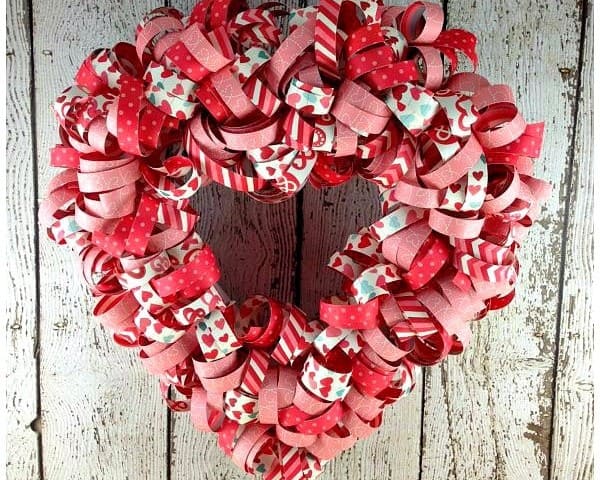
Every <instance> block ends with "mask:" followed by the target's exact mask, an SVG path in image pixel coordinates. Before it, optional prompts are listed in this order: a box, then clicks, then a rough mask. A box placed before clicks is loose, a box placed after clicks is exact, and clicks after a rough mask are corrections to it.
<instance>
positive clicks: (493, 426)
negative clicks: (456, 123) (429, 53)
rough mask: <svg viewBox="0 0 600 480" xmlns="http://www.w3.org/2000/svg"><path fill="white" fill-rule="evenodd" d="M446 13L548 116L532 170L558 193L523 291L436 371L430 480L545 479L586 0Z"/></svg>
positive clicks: (528, 258)
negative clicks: (471, 34)
mask: <svg viewBox="0 0 600 480" xmlns="http://www.w3.org/2000/svg"><path fill="white" fill-rule="evenodd" d="M448 13H449V18H448V20H449V21H448V27H449V28H452V27H460V28H465V29H467V30H471V31H473V32H475V34H476V35H477V36H478V38H479V40H480V42H479V49H478V51H479V52H480V59H481V62H480V68H479V70H480V72H481V73H482V74H483V75H485V76H487V77H488V78H490V80H491V81H492V82H493V83H494V82H495V83H507V84H508V85H511V86H512V87H513V89H514V91H515V93H516V97H517V102H518V104H519V105H520V108H521V110H522V112H523V114H524V117H525V118H526V119H528V120H530V121H534V120H539V119H544V120H545V121H546V135H545V144H544V150H543V153H542V158H541V159H540V160H539V161H538V162H537V164H536V175H537V176H539V177H541V178H544V179H546V180H549V181H550V182H551V183H552V184H553V185H554V191H553V195H552V198H551V199H550V200H549V202H548V203H547V204H546V207H545V211H544V213H543V215H542V218H541V219H540V221H539V222H538V223H537V224H536V225H535V227H533V229H532V231H531V233H530V235H529V237H528V238H527V240H526V242H525V246H524V248H522V249H521V254H520V259H522V260H521V267H522V268H521V277H520V283H519V285H518V288H517V298H516V300H515V301H514V302H513V304H512V305H511V306H510V307H509V308H507V309H506V310H504V311H503V312H502V313H493V314H491V315H490V316H489V317H488V318H486V319H485V320H482V321H481V322H479V324H477V325H474V328H473V330H474V332H475V335H474V338H473V341H472V344H471V345H470V347H469V348H468V350H467V351H466V352H465V353H464V354H463V355H462V356H460V357H457V358H452V359H450V360H449V361H448V362H445V363H444V364H442V365H441V366H439V367H436V368H433V369H430V370H429V374H428V375H427V377H426V381H425V388H426V393H425V398H426V402H425V412H424V415H425V417H424V424H425V429H424V450H423V458H422V463H423V472H422V479H423V480H437V479H440V478H444V479H452V480H462V479H465V478H469V479H471V480H479V479H481V480H484V479H485V480H489V479H511V480H512V479H516V478H519V479H531V480H534V479H535V480H537V479H544V478H546V477H547V475H548V465H549V456H550V452H549V444H550V431H551V428H552V418H551V413H552V412H551V405H552V385H553V375H554V368H553V367H554V353H555V329H556V321H557V310H558V296H559V290H560V256H561V244H562V235H563V231H564V229H565V228H566V225H565V224H564V222H563V218H564V212H565V198H566V196H567V195H568V194H569V187H568V185H569V177H568V174H569V167H568V160H567V159H568V154H569V147H570V144H571V133H572V128H571V125H572V118H573V113H574V111H575V110H574V109H575V89H576V79H577V69H578V54H579V35H580V21H579V18H580V3H579V2H577V1H576V0H572V1H562V2H543V1H525V2H523V1H505V2H489V1H483V0H482V1H478V0H476V1H472V2H466V1H457V0H450V1H449V2H448Z"/></svg>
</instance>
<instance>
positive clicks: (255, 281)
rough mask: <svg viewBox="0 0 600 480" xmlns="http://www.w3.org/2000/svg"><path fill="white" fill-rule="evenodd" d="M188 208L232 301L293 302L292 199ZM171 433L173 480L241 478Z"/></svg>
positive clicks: (181, 2) (220, 200)
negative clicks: (263, 297)
mask: <svg viewBox="0 0 600 480" xmlns="http://www.w3.org/2000/svg"><path fill="white" fill-rule="evenodd" d="M196 3H197V2H196V1H191V0H176V1H171V2H169V5H171V6H173V7H175V8H178V9H179V10H181V11H182V12H184V13H186V14H187V13H188V12H189V11H190V10H191V8H192V7H193V6H194V5H195V4H196ZM249 3H250V5H258V4H259V3H261V2H258V1H254V2H249ZM288 4H289V3H288ZM193 205H194V207H195V208H196V209H197V210H198V211H199V212H200V213H201V220H200V225H199V227H198V230H199V233H200V235H201V236H202V238H203V239H205V240H206V241H207V242H209V243H210V245H211V248H212V249H213V250H214V252H215V254H216V255H217V258H218V259H219V264H220V267H221V271H222V281H221V282H220V285H221V286H222V287H223V288H224V290H225V291H226V292H227V294H228V295H229V296H230V297H231V299H232V300H236V301H243V299H244V298H246V297H247V296H248V295H252V294H257V293H260V294H263V295H269V296H271V297H273V298H276V299H278V300H281V301H284V302H291V301H293V299H294V286H295V249H296V199H295V198H294V199H291V200H288V201H286V202H284V203H281V204H277V205H265V204H261V203H259V202H256V201H254V200H252V199H251V198H249V197H248V196H246V195H244V194H242V193H240V192H233V191H231V190H229V189H227V188H225V187H223V186H221V185H217V184H212V185H209V186H208V187H207V188H203V189H201V191H200V192H198V195H197V196H196V198H195V199H194V202H193ZM171 432H172V433H171V462H170V468H171V478H172V479H173V480H187V479H190V478H194V479H197V480H205V479H206V480H209V479H210V480H213V479H214V480H217V479H219V480H220V479H223V480H225V479H227V480H230V479H231V480H232V479H237V478H240V479H242V478H245V477H246V476H245V475H244V474H243V473H241V472H240V471H239V470H238V469H237V467H235V465H233V463H232V462H231V460H230V459H229V458H228V457H226V456H225V455H224V454H223V452H222V451H221V450H220V449H219V447H218V446H217V437H216V435H211V434H206V433H200V432H198V431H197V430H195V429H194V427H193V425H192V423H191V420H190V416H189V415H188V414H177V413H173V414H172V415H171Z"/></svg>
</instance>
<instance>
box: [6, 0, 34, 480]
mask: <svg viewBox="0 0 600 480" xmlns="http://www.w3.org/2000/svg"><path fill="white" fill-rule="evenodd" d="M8 9H9V11H12V12H13V14H12V15H9V17H8V19H7V45H6V52H7V57H6V71H7V90H6V100H7V112H6V119H7V124H8V125H7V146H6V169H7V170H6V173H7V185H8V188H7V192H6V193H7V194H6V209H7V213H8V215H7V218H9V219H10V223H9V224H8V244H9V245H10V246H11V247H10V248H11V250H12V251H11V252H10V254H9V252H8V251H7V252H6V258H7V260H8V275H9V279H8V286H9V289H8V298H7V314H8V315H7V316H6V340H7V341H6V346H7V356H6V358H7V361H8V365H7V369H6V371H7V379H6V380H7V381H6V405H7V417H8V428H7V431H8V438H7V450H6V459H7V475H8V477H9V478H15V479H16V478H28V479H32V480H33V479H36V478H39V454H40V452H39V450H38V438H37V434H36V433H35V431H34V430H33V429H32V427H37V425H36V424H35V423H34V422H35V420H36V418H37V415H38V401H37V398H38V391H37V359H36V357H37V345H38V338H37V293H36V288H37V279H36V268H37V259H36V248H35V240H36V233H37V232H36V228H35V225H36V216H35V205H36V200H35V186H34V183H33V178H34V168H35V167H34V156H33V144H32V133H31V78H32V72H31V42H30V28H31V27H30V22H29V6H28V4H27V2H25V1H22V0H10V1H9V4H8Z"/></svg>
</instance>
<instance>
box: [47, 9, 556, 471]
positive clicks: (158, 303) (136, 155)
mask: <svg viewBox="0 0 600 480" xmlns="http://www.w3.org/2000/svg"><path fill="white" fill-rule="evenodd" d="M282 19H284V20H287V24H288V35H287V36H285V35H284V34H283V31H282V29H281V28H280V24H281V20H282ZM442 27H443V13H442V10H441V8H440V7H439V6H438V5H436V4H431V3H427V2H421V1H417V2H414V3H412V4H411V5H409V6H407V7H396V6H394V7H385V6H383V5H381V4H379V3H376V2H373V1H366V2H365V1H362V2H360V3H359V2H357V1H355V0H322V1H321V3H320V4H319V5H318V6H316V7H307V8H303V9H298V10H293V11H291V12H285V11H283V10H281V9H280V4H277V3H268V4H264V5H262V6H259V7H257V8H248V7H247V6H246V5H245V4H243V3H242V2H240V1H235V0H206V1H204V2H201V3H199V4H198V5H197V6H196V7H195V8H194V9H193V11H192V12H191V14H190V16H189V17H187V18H184V16H183V14H182V13H180V12H179V11H177V10H175V9H172V8H159V9H157V10H154V11H152V12H151V13H150V14H148V15H147V17H146V18H144V19H143V21H142V22H141V23H140V24H139V26H138V28H137V30H136V36H135V43H134V44H128V43H118V44H117V45H115V46H114V47H113V48H110V49H100V50H96V51H94V52H93V53H92V54H91V55H90V56H89V57H88V58H87V59H86V60H85V61H84V62H83V64H82V65H81V67H80V69H79V70H78V72H77V74H76V77H75V82H74V84H73V85H72V86H70V87H69V88H67V89H66V90H65V91H64V92H63V93H62V94H61V95H60V96H59V97H58V98H57V100H56V102H55V104H54V110H55V113H56V118H57V120H58V123H59V125H60V127H59V135H60V144H58V145H57V146H56V147H54V148H53V149H52V150H51V154H50V162H51V165H53V166H56V167H62V168H64V170H63V171H62V172H61V173H59V174H58V175H57V176H56V177H55V178H54V179H53V180H52V181H51V182H50V185H49V193H48V196H47V198H46V200H45V201H44V202H43V204H42V206H41V209H40V218H41V221H42V223H43V225H44V226H45V227H46V228H47V229H48V233H49V236H50V237H51V238H52V239H53V240H54V241H56V242H57V243H59V244H66V245H69V246H70V247H72V248H73V249H74V250H75V251H76V253H77V254H78V255H79V258H80V265H81V273H82V278H83V279H84V281H85V282H86V283H87V284H89V286H90V289H91V291H92V293H93V295H94V296H95V297H96V300H97V301H96V306H95V308H94V311H93V314H94V316H95V317H97V318H98V320H99V321H100V322H101V323H102V324H103V325H104V326H105V327H106V328H107V329H108V330H109V331H111V332H112V334H113V336H114V340H115V341H116V342H117V343H119V344H120V345H124V346H128V347H137V348H138V349H139V355H140V359H141V362H142V364H143V365H144V366H145V368H146V369H147V370H148V371H149V372H150V373H151V374H154V375H157V376H158V377H159V379H160V389H161V392H162V394H163V397H164V398H165V401H166V402H167V404H168V405H169V407H170V408H171V409H173V410H174V411H190V414H191V419H192V422H193V424H194V425H195V427H196V428H198V429H199V430H201V431H207V432H214V433H216V434H217V436H218V444H219V446H220V447H221V449H222V450H223V451H224V452H225V453H226V454H227V455H229V456H230V457H231V458H232V460H233V461H234V463H235V464H236V465H238V466H239V467H240V468H241V469H242V470H244V471H246V472H249V473H257V474H259V473H260V474H263V476H264V478H265V479H273V480H276V479H281V480H292V479H294V480H301V479H309V478H315V477H316V476H317V475H319V473H320V472H321V471H322V468H323V466H324V464H325V463H326V462H327V461H328V460H330V459H332V458H334V457H335V456H336V455H337V454H339V453H340V452H341V451H343V450H345V449H348V448H350V447H351V446H352V445H353V444H354V443H355V442H356V441H357V440H358V439H361V438H365V437H367V436H368V435H370V434H371V433H373V432H374V431H375V430H376V429H377V428H378V427H379V426H380V425H381V423H382V418H383V411H384V410H385V407H387V406H389V405H391V404H393V403H394V402H395V401H396V400H398V399H399V398H401V397H402V396H404V395H406V394H408V393H409V392H410V391H411V390H412V388H413V386H414V384H415V381H416V376H417V374H418V368H419V366H427V365H433V364H435V363H438V362H440V361H442V360H443V359H444V358H446V357H447V356H448V355H449V354H457V353H460V352H462V351H463V349H464V348H465V347H466V346H467V344H468V343H469V339H470V335H471V333H470V327H469V325H470V323H471V321H474V320H478V319H481V318H483V317H484V316H485V314H486V313H487V311H488V310H492V309H498V308H502V307H504V306H506V305H507V304H508V303H509V302H510V301H511V300H512V298H513V297H514V288H515V282H516V280H517V277H518V273H519V263H518V260H517V253H518V248H519V247H520V245H521V243H522V241H523V239H524V237H525V234H526V233H527V231H528V230H529V228H530V227H531V226H532V224H533V222H534V221H535V219H536V218H537V217H538V215H539V213H540V209H541V204H542V202H543V200H544V199H545V198H546V197H547V196H548V194H549V186H548V185H547V184H546V183H545V182H544V181H542V180H539V179H537V178H535V177H534V176H533V159H534V158H537V157H538V156H539V154H540V149H541V143H542V132H543V125H542V124H527V123H526V122H525V121H524V119H523V118H522V116H521V115H520V113H519V111H518V109H517V106H516V104H515V100H514V97H513V95H512V92H511V90H510V89H509V87H507V86H505V85H491V84H490V83H489V82H488V81H487V80H486V79H485V78H483V77H481V76H479V75H477V74H475V73H458V72H457V69H456V67H457V64H458V57H459V56H464V57H466V58H467V59H468V60H469V61H470V62H471V63H472V65H473V67H474V68H475V67H476V64H477V55H476V53H475V44H476V40H475V37H474V35H473V34H471V33H469V32H466V31H464V30H459V29H453V30H445V31H444V30H443V28H442ZM355 175H358V176H360V177H362V178H364V179H365V180H367V181H371V182H373V183H375V184H376V185H378V187H379V190H380V202H381V212H382V213H381V218H379V219H378V220H377V221H375V222H374V223H373V224H372V225H369V226H367V227H365V228H364V229H362V230H360V231H359V232H356V233H355V234H352V235H351V236H350V237H349V238H348V240H347V242H346V244H345V246H344V247H343V248H342V249H341V250H340V251H339V252H337V253H335V254H334V255H333V256H332V258H331V260H330V262H329V267H330V268H332V269H334V270H335V271H337V272H339V273H340V274H341V275H342V276H343V279H344V281H343V285H342V288H341V291H340V293H339V295H337V296H334V297H327V298H323V299H322V300H321V303H320V306H319V307H320V308H319V317H318V318H316V319H310V318H307V316H306V315H305V314H304V313H303V312H302V311H301V310H300V309H299V308H298V307H296V306H294V305H290V304H284V303H281V302H279V301H277V300H275V299H271V298H268V297H265V296H261V295H256V296H253V297H250V298H248V299H246V300H245V301H243V302H242V303H236V302H233V301H230V300H229V299H228V298H227V295H226V294H225V293H224V292H223V291H222V289H221V288H220V287H219V285H218V281H219V279H220V270H219V266H218V260H217V259H216V258H215V256H214V254H213V253H212V250H211V249H210V247H209V246H208V244H206V243H204V241H203V240H202V239H200V237H199V236H198V235H197V234H196V233H195V227H196V225H197V222H198V218H199V215H198V213H197V212H196V211H194V210H193V209H192V208H191V206H190V204H189V198H190V197H192V196H193V195H194V194H195V193H196V192H197V191H198V190H199V189H200V188H201V187H203V186H205V185H207V184H208V183H209V182H211V181H215V182H218V183H220V184H222V185H223V186H225V187H227V188H231V189H234V190H239V191H242V192H246V193H247V194H248V195H250V196H252V197H253V198H255V199H257V200H259V201H263V202H268V203H274V202H279V201H283V200H285V199H286V198H289V197H291V196H293V195H294V194H296V193H297V192H298V191H299V190H300V189H301V188H303V186H304V185H305V184H306V183H310V184H311V185H312V186H314V187H317V188H319V187H325V186H334V185H337V184H340V183H343V182H345V181H347V180H348V179H350V178H352V177H353V176H355Z"/></svg>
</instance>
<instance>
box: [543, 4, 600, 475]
mask: <svg viewBox="0 0 600 480" xmlns="http://www.w3.org/2000/svg"><path fill="white" fill-rule="evenodd" d="M587 12H588V17H587V22H586V25H585V41H584V47H585V48H584V51H583V58H582V62H581V64H582V66H583V68H582V72H581V81H580V89H579V95H580V96H579V108H578V110H577V113H578V114H577V118H576V122H577V123H576V125H575V128H576V135H575V139H574V148H573V151H572V155H573V160H574V161H573V175H572V178H571V183H570V185H569V192H570V194H569V203H568V204H567V205H568V206H567V208H568V222H567V226H566V245H565V251H564V256H565V272H564V280H563V284H562V305H561V309H560V313H559V314H560V328H559V330H558V338H559V340H558V357H557V369H556V381H555V385H556V388H555V392H554V402H555V406H554V420H553V441H552V447H553V448H552V452H551V455H552V463H551V465H552V469H551V471H550V478H551V479H552V480H567V479H568V480H591V479H592V478H593V468H594V465H593V462H594V460H593V453H592V436H593V425H594V385H593V378H592V354H593V349H594V345H593V344H594V338H593V323H592V299H591V284H592V269H593V266H592V262H593V252H592V248H593V245H592V239H593V234H594V232H593V230H594V227H593V224H592V222H591V221H590V219H591V218H592V215H593V202H594V185H593V182H594V172H593V161H592V159H593V158H594V156H593V146H592V139H593V133H592V87H593V79H592V65H593V60H592V51H593V46H592V38H593V34H592V32H593V26H592V23H593V15H592V12H593V9H592V5H588V10H587Z"/></svg>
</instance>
